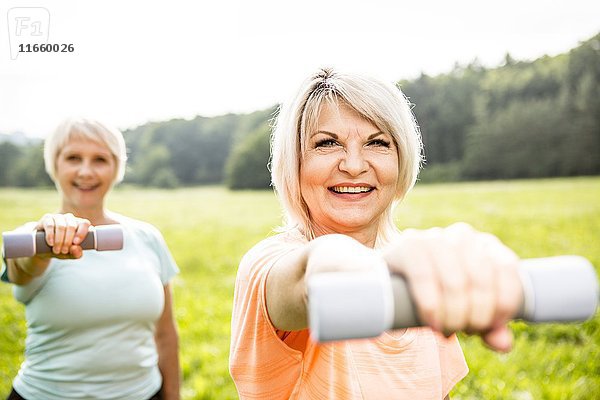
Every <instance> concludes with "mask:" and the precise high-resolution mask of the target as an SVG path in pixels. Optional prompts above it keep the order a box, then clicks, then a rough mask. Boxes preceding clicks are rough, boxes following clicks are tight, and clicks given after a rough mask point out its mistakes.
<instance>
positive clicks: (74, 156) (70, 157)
mask: <svg viewBox="0 0 600 400" xmlns="http://www.w3.org/2000/svg"><path fill="white" fill-rule="evenodd" d="M66 159H67V161H79V160H81V157H79V156H76V155H74V154H71V155H69V156H67V157H66Z"/></svg>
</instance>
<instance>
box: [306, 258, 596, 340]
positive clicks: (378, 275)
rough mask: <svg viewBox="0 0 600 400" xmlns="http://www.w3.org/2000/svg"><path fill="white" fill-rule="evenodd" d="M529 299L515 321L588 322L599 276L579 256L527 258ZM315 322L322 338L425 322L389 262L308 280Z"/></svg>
mask: <svg viewBox="0 0 600 400" xmlns="http://www.w3.org/2000/svg"><path fill="white" fill-rule="evenodd" d="M519 275H520V278H521V284H522V288H523V297H522V299H523V301H522V304H521V307H520V310H519V311H518V313H517V314H516V315H514V316H513V317H514V319H523V320H526V321H530V322H572V321H583V320H585V319H588V318H590V317H592V316H593V315H594V313H595V312H596V308H597V306H598V278H597V276H596V272H595V270H594V268H593V266H592V264H591V263H590V262H589V261H588V260H586V259H585V258H583V257H579V256H560V257H550V258H539V259H529V260H521V261H520V262H519ZM307 290H308V305H309V306H308V310H309V324H310V330H311V335H312V337H313V339H315V340H316V341H320V342H327V341H334V340H343V339H355V338H367V337H374V336H378V335H380V334H381V333H383V331H385V330H388V329H400V328H408V327H415V326H420V325H422V323H421V321H420V320H419V318H418V316H417V313H416V310H415V307H414V304H413V301H412V299H411V295H410V291H409V288H408V286H407V282H405V281H404V279H403V278H402V277H400V276H398V275H390V273H389V271H388V268H387V266H386V265H385V263H382V264H381V265H377V266H374V268H373V269H370V270H361V271H349V272H321V273H315V274H313V275H312V276H310V277H309V279H308V282H307Z"/></svg>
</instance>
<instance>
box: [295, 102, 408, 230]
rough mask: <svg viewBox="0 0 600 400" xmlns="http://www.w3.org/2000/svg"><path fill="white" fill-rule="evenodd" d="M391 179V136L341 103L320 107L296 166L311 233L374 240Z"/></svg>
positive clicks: (394, 159)
mask: <svg viewBox="0 0 600 400" xmlns="http://www.w3.org/2000/svg"><path fill="white" fill-rule="evenodd" d="M397 181H398V152H397V149H396V146H395V144H394V141H393V140H392V137H391V136H390V135H389V134H387V133H384V132H382V131H381V130H380V129H379V128H378V127H377V126H375V125H374V124H373V123H371V122H370V121H368V120H366V119H364V118H363V117H361V116H360V115H359V114H358V113H357V112H356V111H354V110H353V109H351V108H350V107H348V106H346V105H344V104H343V103H339V105H335V104H329V103H325V104H324V105H323V106H322V108H321V112H320V115H319V119H318V121H317V129H316V130H315V131H314V132H309V134H308V142H307V144H306V151H305V154H304V156H303V158H302V161H301V165H300V190H301V193H302V198H303V199H304V201H305V202H306V205H307V206H308V209H309V213H310V218H311V221H312V223H313V226H314V230H315V234H316V235H317V236H318V235H322V234H327V233H345V234H351V235H353V234H358V235H362V236H363V237H364V236H365V235H366V236H367V237H368V238H369V239H368V240H369V241H372V240H374V239H375V236H376V234H377V228H378V224H379V219H380V217H381V215H382V213H383V212H384V211H385V210H386V208H387V207H389V206H390V204H391V203H392V201H393V199H394V196H395V193H396V183H397ZM354 236H355V235H354Z"/></svg>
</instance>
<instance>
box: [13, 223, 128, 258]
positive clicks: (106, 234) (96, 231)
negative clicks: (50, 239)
mask: <svg viewBox="0 0 600 400" xmlns="http://www.w3.org/2000/svg"><path fill="white" fill-rule="evenodd" d="M2 240H3V243H4V244H3V250H2V251H3V254H4V257H6V258H17V257H33V256H34V255H36V254H46V253H51V252H52V248H51V247H50V246H48V243H46V234H45V232H44V231H31V232H23V231H10V232H4V233H2ZM80 246H81V247H82V248H83V249H84V250H98V251H104V250H121V249H122V248H123V228H122V227H121V225H119V224H113V225H98V226H93V227H90V230H89V232H88V234H87V235H86V237H85V239H83V242H81V244H80Z"/></svg>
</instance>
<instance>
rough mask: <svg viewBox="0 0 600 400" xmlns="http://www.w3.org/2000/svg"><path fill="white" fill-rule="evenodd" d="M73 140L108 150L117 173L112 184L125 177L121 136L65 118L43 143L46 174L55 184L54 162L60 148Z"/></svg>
mask: <svg viewBox="0 0 600 400" xmlns="http://www.w3.org/2000/svg"><path fill="white" fill-rule="evenodd" d="M73 139H88V140H92V141H94V142H97V143H100V144H102V145H104V146H106V147H107V148H108V150H109V151H110V152H111V154H112V156H113V157H114V159H115V165H116V166H117V173H116V174H115V179H114V181H113V182H112V184H113V185H114V184H116V183H119V182H121V181H122V180H123V177H124V176H125V165H126V163H127V150H126V147H125V139H123V134H122V133H121V131H119V130H118V129H116V128H113V127H109V126H107V125H105V124H103V123H101V122H99V121H96V120H93V119H86V118H67V119H65V120H64V121H63V122H61V123H60V125H58V127H57V128H56V129H55V130H54V132H52V133H51V134H50V135H49V136H48V137H47V138H46V140H45V141H44V164H45V167H46V172H47V173H48V175H50V178H52V180H53V181H54V182H55V183H56V161H57V159H58V155H59V154H60V151H61V150H62V148H63V147H64V146H65V145H66V144H67V143H68V142H69V141H71V140H73Z"/></svg>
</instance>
